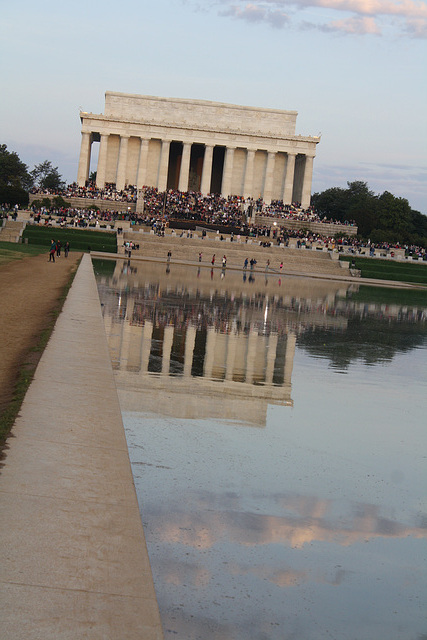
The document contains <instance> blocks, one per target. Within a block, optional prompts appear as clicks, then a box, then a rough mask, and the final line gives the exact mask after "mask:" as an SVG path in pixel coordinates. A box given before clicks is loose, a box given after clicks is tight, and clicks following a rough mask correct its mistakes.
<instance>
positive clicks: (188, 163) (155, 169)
mask: <svg viewBox="0 0 427 640" xmlns="http://www.w3.org/2000/svg"><path fill="white" fill-rule="evenodd" d="M297 115H298V114H297V112H296V111H282V110H279V109H262V108H258V107H245V106H238V105H233V104H223V103H219V102H209V101H207V100H186V99H178V98H159V97H154V96H139V95H131V94H126V93H116V92H112V91H107V92H106V94H105V113H104V114H94V113H87V112H85V111H82V112H80V118H81V122H82V141H81V150H80V160H79V168H78V176H77V182H78V184H79V186H84V185H85V183H86V181H87V180H88V178H89V170H90V158H91V148H92V143H93V142H99V143H100V147H99V155H98V166H97V172H96V184H97V186H98V187H100V188H102V187H104V185H105V184H106V183H114V184H115V185H116V188H117V190H122V189H123V188H124V187H125V186H126V185H136V186H137V188H138V189H142V188H143V187H144V186H150V187H156V188H157V189H158V190H159V191H165V190H166V189H177V190H179V191H198V192H201V193H202V194H204V195H207V194H208V193H218V194H221V195H222V196H224V197H227V196H229V195H238V196H243V197H245V198H249V197H251V198H255V199H256V198H259V197H261V198H263V200H264V202H266V203H270V202H271V200H283V202H284V203H285V204H291V203H292V202H300V203H301V206H302V207H303V208H306V207H307V206H309V204H310V195H311V182H312V174H313V160H314V157H315V154H316V145H317V144H318V143H319V142H320V137H317V136H301V135H297V134H296V133H295V129H296V119H297Z"/></svg>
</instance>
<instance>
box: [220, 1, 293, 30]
mask: <svg viewBox="0 0 427 640" xmlns="http://www.w3.org/2000/svg"><path fill="white" fill-rule="evenodd" d="M220 15H222V16H226V17H227V16H228V17H233V18H239V19H240V20H245V21H246V22H251V23H257V22H266V23H268V24H270V26H272V27H275V28H281V27H283V26H284V25H285V24H286V23H288V22H289V16H288V15H287V13H285V12H284V11H279V10H275V11H271V10H269V9H267V8H264V7H262V6H259V5H256V4H247V5H246V6H244V7H238V6H235V5H234V6H232V7H229V8H228V9H226V10H225V11H220Z"/></svg>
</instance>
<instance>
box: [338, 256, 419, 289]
mask: <svg viewBox="0 0 427 640" xmlns="http://www.w3.org/2000/svg"><path fill="white" fill-rule="evenodd" d="M340 260H345V261H347V262H353V260H354V263H355V268H356V269H360V271H361V277H362V278H375V279H379V280H396V281H397V282H411V283H416V284H426V285H427V264H425V263H423V264H414V263H408V262H390V261H388V260H376V259H375V258H359V257H352V256H340Z"/></svg>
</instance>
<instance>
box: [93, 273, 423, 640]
mask: <svg viewBox="0 0 427 640" xmlns="http://www.w3.org/2000/svg"><path fill="white" fill-rule="evenodd" d="M132 264H133V263H132ZM95 271H96V273H97V274H98V275H97V279H98V286H99V291H100V297H101V302H102V304H103V311H104V320H105V326H106V331H107V336H108V340H109V345H110V352H111V358H112V362H113V367H114V369H115V375H116V382H117V386H118V390H119V397H120V401H121V405H122V411H123V419H124V424H125V429H126V434H127V438H128V444H129V451H130V456H131V461H132V468H133V472H134V478H135V484H136V488H137V493H138V498H139V502H140V507H141V513H142V520H143V523H144V529H145V535H146V539H147V545H148V550H149V555H150V560H151V565H152V570H153V575H154V581H155V586H156V591H157V596H158V600H159V606H160V611H161V616H162V621H163V627H164V632H165V637H166V638H178V639H183V640H189V639H191V640H192V639H196V638H197V639H200V640H243V639H245V640H247V639H257V640H258V639H259V640H261V639H263V640H264V639H265V640H276V639H277V640H287V639H291V638H298V639H309V640H312V639H313V640H314V639H316V640H317V639H322V640H323V639H325V638H335V639H337V640H338V639H339V640H344V639H351V640H382V639H387V640H393V639H405V640H406V639H407V640H422V639H423V640H425V638H427V622H426V595H427V579H426V553H427V546H426V533H427V530H426V527H427V517H426V512H427V499H426V498H427V482H426V480H427V478H426V475H427V474H426V468H427V466H426V462H427V460H426V454H427V438H426V424H427V420H426V410H427V402H426V389H427V352H426V347H427V313H426V309H427V298H426V297H425V295H423V294H417V293H415V294H407V293H404V292H402V291H394V290H381V289H369V288H366V287H359V286H352V287H347V286H343V285H337V284H334V283H325V282H316V281H310V280H302V279H295V278H294V279H291V278H281V279H280V280H279V278H278V277H277V276H273V277H272V276H268V277H267V279H266V278H265V276H264V275H262V276H261V275H257V276H255V278H254V279H253V281H251V282H249V281H248V280H249V279H246V281H245V282H244V281H243V274H242V273H234V274H233V273H232V272H230V273H228V272H227V273H225V274H221V272H220V271H215V272H214V273H213V274H211V272H210V269H202V270H201V272H199V273H197V269H193V268H191V269H190V268H188V267H187V268H186V269H185V268H178V267H174V265H172V266H171V269H170V272H169V273H166V272H165V265H159V266H153V265H151V266H150V265H145V264H135V266H134V267H133V266H132V268H129V267H128V266H127V265H123V264H122V263H119V262H118V263H117V266H116V265H115V263H111V264H109V263H107V262H95ZM221 276H222V277H221Z"/></svg>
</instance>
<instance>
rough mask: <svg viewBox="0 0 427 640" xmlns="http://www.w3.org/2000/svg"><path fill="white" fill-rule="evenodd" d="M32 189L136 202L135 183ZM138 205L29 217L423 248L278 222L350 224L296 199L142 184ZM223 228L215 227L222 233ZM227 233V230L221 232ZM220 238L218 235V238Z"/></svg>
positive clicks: (349, 247)
mask: <svg viewBox="0 0 427 640" xmlns="http://www.w3.org/2000/svg"><path fill="white" fill-rule="evenodd" d="M32 193H38V194H40V195H43V196H45V195H46V196H48V195H50V196H52V195H61V196H62V197H64V198H66V197H72V196H77V197H82V198H88V199H97V198H100V199H103V200H111V201H121V202H123V201H126V202H136V200H137V189H136V187H135V186H132V185H130V186H127V187H126V189H124V190H123V191H120V192H117V191H116V189H115V185H109V184H107V185H105V187H104V188H103V189H99V188H98V187H96V185H95V183H93V182H89V183H88V184H87V186H85V187H79V186H78V185H77V184H76V183H73V184H71V185H68V187H67V188H66V189H64V190H58V191H54V190H38V191H37V190H34V189H33V191H32ZM142 193H143V196H142V197H143V199H144V207H143V213H136V212H132V211H130V210H128V211H127V212H120V211H97V210H94V209H90V208H89V207H88V208H87V209H77V208H66V207H60V208H55V207H51V208H50V209H49V210H48V209H47V208H41V209H38V210H36V209H35V208H33V212H34V221H35V222H38V221H40V219H41V217H43V216H45V215H48V216H52V215H54V216H57V220H58V219H59V222H60V224H63V225H65V224H68V223H69V221H68V220H67V218H68V219H69V218H72V219H73V224H74V226H79V227H86V226H93V227H99V226H101V227H102V226H104V225H108V224H111V225H115V224H116V223H117V221H120V220H122V219H126V220H128V221H130V222H131V225H146V226H149V227H150V228H151V229H153V230H154V231H155V233H160V234H163V235H164V230H165V227H166V226H168V225H169V224H170V225H171V226H172V224H173V221H185V222H196V223H197V222H200V223H201V224H202V225H210V227H211V228H212V227H213V228H215V227H221V229H227V228H229V229H230V233H231V235H232V237H231V239H232V240H233V235H234V233H236V232H237V233H238V234H239V235H240V236H243V237H245V236H246V238H256V239H257V240H258V241H259V243H260V244H262V245H263V246H266V247H267V246H271V245H272V244H276V243H277V244H283V245H289V241H290V239H291V238H294V239H295V238H296V240H297V242H296V245H297V247H298V248H305V247H311V246H312V245H313V244H315V243H316V244H320V245H322V244H323V245H324V246H328V247H329V248H331V247H333V248H337V249H338V250H341V251H346V252H351V253H354V254H360V253H366V250H367V249H368V250H369V253H370V254H373V252H374V251H375V250H376V249H381V250H385V251H388V252H391V253H392V252H393V251H394V250H396V249H405V253H406V255H410V256H417V257H419V258H421V259H423V260H426V259H427V256H426V252H425V250H424V249H423V248H421V247H418V246H415V245H402V246H401V245H399V243H396V244H394V245H393V244H391V243H372V242H370V241H369V240H368V241H362V240H360V239H358V238H357V237H356V236H347V235H346V234H344V233H343V236H342V237H337V235H336V234H334V235H330V234H329V233H328V234H322V233H314V232H308V231H307V230H306V229H304V228H303V227H302V228H300V229H294V230H291V229H288V228H286V227H285V226H284V225H283V224H281V221H284V220H288V221H289V220H293V221H297V222H300V223H312V222H316V223H325V224H335V225H340V224H344V225H351V226H352V225H354V222H345V223H342V222H338V221H336V220H330V219H326V218H325V217H324V218H321V217H320V216H319V215H318V214H317V213H316V211H315V210H314V209H313V207H308V208H307V209H302V208H301V206H300V205H299V203H294V204H292V205H289V204H288V205H287V204H284V203H283V201H281V200H274V201H272V202H271V203H270V204H266V203H265V202H264V201H263V199H262V198H258V199H253V198H244V197H243V196H228V197H224V196H221V195H219V194H209V195H203V194H201V193H199V192H193V191H187V192H181V191H177V190H173V189H169V190H167V191H158V189H157V188H155V187H144V188H143V190H142ZM254 213H258V214H260V215H263V216H265V217H267V218H270V219H271V221H272V223H271V224H264V225H256V224H254V223H253V222H252V221H253V219H254V216H253V214H254ZM223 233H224V231H223V230H222V231H221V234H223ZM225 233H228V231H225ZM221 239H222V238H221Z"/></svg>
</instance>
